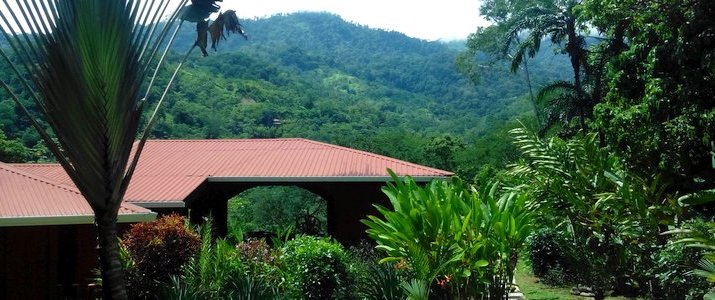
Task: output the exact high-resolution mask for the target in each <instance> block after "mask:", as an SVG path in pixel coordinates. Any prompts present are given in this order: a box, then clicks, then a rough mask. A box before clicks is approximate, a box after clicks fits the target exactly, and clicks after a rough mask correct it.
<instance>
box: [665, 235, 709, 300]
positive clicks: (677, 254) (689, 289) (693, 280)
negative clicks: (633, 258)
mask: <svg viewBox="0 0 715 300" xmlns="http://www.w3.org/2000/svg"><path fill="white" fill-rule="evenodd" d="M653 255H654V256H655V257H654V260H655V267H654V268H653V270H652V272H653V275H652V276H653V277H654V278H655V279H656V282H657V284H656V285H654V289H655V291H654V294H656V295H658V296H659V297H660V298H661V299H675V298H679V299H703V298H702V297H703V295H705V294H706V293H707V292H708V289H709V288H710V287H711V286H712V285H709V284H708V283H707V281H706V279H705V278H702V277H699V276H697V275H696V274H693V272H692V270H693V269H695V268H698V264H699V262H700V261H701V259H702V251H701V250H699V249H695V248H691V247H687V246H685V245H684V244H682V243H672V242H669V243H668V244H666V245H665V246H664V247H662V248H660V249H659V250H658V251H657V252H656V253H654V254H653Z"/></svg>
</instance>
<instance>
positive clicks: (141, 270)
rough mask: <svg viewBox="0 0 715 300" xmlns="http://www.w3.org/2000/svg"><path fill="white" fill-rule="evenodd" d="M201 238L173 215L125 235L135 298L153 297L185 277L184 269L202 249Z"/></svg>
mask: <svg viewBox="0 0 715 300" xmlns="http://www.w3.org/2000/svg"><path fill="white" fill-rule="evenodd" d="M200 243H201V241H200V239H199V235H198V234H197V233H196V232H194V231H192V230H190V229H188V228H186V225H185V221H184V218H183V217H181V216H179V215H176V214H172V215H166V216H162V217H160V218H158V219H157V220H155V221H153V222H149V223H136V224H132V226H131V228H130V229H129V230H128V231H127V232H126V233H125V234H124V236H123V240H122V245H123V246H124V248H125V249H126V254H125V255H126V256H127V257H126V259H125V261H126V265H125V266H127V267H128V268H127V269H126V276H127V284H128V285H129V286H131V289H129V290H128V292H129V294H130V295H131V296H132V297H133V298H141V299H144V298H151V297H152V295H156V294H158V292H159V291H160V287H161V285H162V284H164V283H168V282H169V276H176V275H179V274H181V268H182V266H183V265H184V264H185V263H186V262H187V261H189V259H191V258H192V257H193V256H194V255H196V253H197V252H198V250H199V245H200Z"/></svg>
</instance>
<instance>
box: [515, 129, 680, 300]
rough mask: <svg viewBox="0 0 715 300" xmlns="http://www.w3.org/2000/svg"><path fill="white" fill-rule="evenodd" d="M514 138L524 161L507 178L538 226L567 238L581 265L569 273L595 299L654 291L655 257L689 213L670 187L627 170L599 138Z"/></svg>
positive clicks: (518, 133) (520, 132)
mask: <svg viewBox="0 0 715 300" xmlns="http://www.w3.org/2000/svg"><path fill="white" fill-rule="evenodd" d="M512 134H514V136H515V144H516V145H517V146H518V147H519V148H520V150H521V151H522V159H521V161H520V162H519V163H517V164H515V165H514V166H513V167H512V168H511V170H510V171H509V173H508V174H510V175H512V176H513V177H514V178H515V180H516V181H517V182H519V183H521V184H523V186H524V187H525V189H527V190H528V191H529V192H530V194H531V195H532V197H531V198H530V200H529V202H528V206H530V207H532V208H533V209H534V210H535V211H538V212H540V213H539V216H540V217H539V218H537V219H536V221H537V223H538V225H540V226H545V227H549V228H553V229H556V230H558V231H561V232H565V233H567V234H568V238H569V240H570V241H569V243H567V244H566V245H565V246H566V247H564V249H566V250H568V251H566V253H567V255H568V256H569V260H571V261H573V262H578V265H577V266H576V265H573V268H569V269H568V270H566V271H568V272H569V274H571V275H572V277H573V278H575V280H576V281H577V283H579V284H584V285H588V286H590V287H592V288H593V291H594V293H595V294H596V298H603V297H604V296H605V293H606V292H607V291H608V290H614V291H616V292H618V293H635V294H645V293H648V291H649V290H652V287H653V285H654V284H655V283H656V280H655V278H654V277H653V276H652V275H649V274H652V273H653V272H651V271H652V270H653V268H654V267H656V261H655V260H654V256H653V255H652V253H654V252H656V251H657V250H658V249H660V248H662V247H663V246H664V245H665V244H666V242H667V238H665V237H663V236H662V235H661V234H660V233H661V232H663V231H665V230H667V229H668V227H669V226H672V225H674V224H675V222H676V221H677V220H678V218H679V216H681V215H682V211H683V210H682V207H681V206H680V205H679V204H678V201H677V197H676V195H673V194H670V193H669V192H668V186H669V184H668V181H667V180H665V179H663V178H661V177H660V176H657V175H655V176H651V177H648V178H643V177H641V176H639V175H637V174H635V173H634V172H631V171H629V170H626V169H625V168H624V167H623V166H622V163H621V161H620V160H619V159H618V158H617V157H616V156H614V155H613V154H612V153H611V152H609V151H608V149H606V148H602V147H601V146H600V145H599V141H598V136H597V135H596V134H587V135H585V136H583V137H579V138H573V139H572V140H570V141H563V140H561V139H558V138H550V139H545V140H542V139H540V138H538V137H537V136H536V135H535V134H533V133H530V132H528V131H527V130H525V129H522V128H517V129H514V130H512Z"/></svg>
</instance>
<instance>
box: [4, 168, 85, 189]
mask: <svg viewBox="0 0 715 300" xmlns="http://www.w3.org/2000/svg"><path fill="white" fill-rule="evenodd" d="M0 169H4V170H6V171H8V172H10V173H15V174H17V175H20V176H22V177H25V178H29V179H31V180H35V181H39V182H42V183H44V184H47V185H51V186H53V187H56V188H60V189H63V190H65V191H68V192H71V193H75V194H77V195H80V196H82V193H81V192H80V191H79V190H78V189H76V188H73V187H70V186H67V185H66V184H63V183H60V182H55V181H53V180H51V179H49V178H46V177H44V176H40V175H37V174H33V173H30V172H26V171H24V170H20V169H19V168H17V167H14V166H12V165H11V164H7V163H3V162H0Z"/></svg>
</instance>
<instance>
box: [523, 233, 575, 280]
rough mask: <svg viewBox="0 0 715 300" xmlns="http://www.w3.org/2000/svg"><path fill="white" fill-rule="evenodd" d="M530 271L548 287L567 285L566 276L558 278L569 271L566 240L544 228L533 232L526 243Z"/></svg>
mask: <svg viewBox="0 0 715 300" xmlns="http://www.w3.org/2000/svg"><path fill="white" fill-rule="evenodd" d="M527 245H528V249H529V258H530V259H531V270H532V272H533V273H534V276H536V277H539V278H540V279H542V280H543V281H544V283H546V284H549V285H563V284H567V283H569V282H567V280H566V279H567V278H568V276H560V275H559V274H563V273H564V271H568V270H569V267H570V265H569V259H568V256H567V251H566V249H565V248H566V247H568V240H567V239H566V237H564V235H563V234H562V233H560V232H558V231H556V230H554V229H550V228H544V229H540V230H538V231H536V232H534V233H533V234H532V235H531V236H530V237H529V239H528V241H527Z"/></svg>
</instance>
